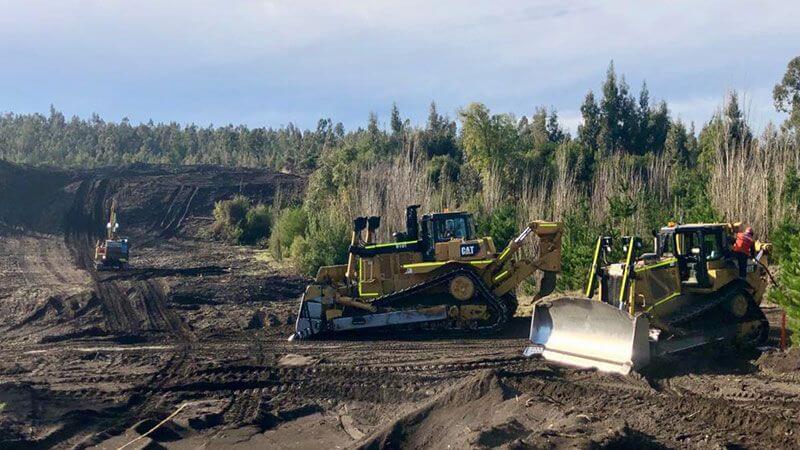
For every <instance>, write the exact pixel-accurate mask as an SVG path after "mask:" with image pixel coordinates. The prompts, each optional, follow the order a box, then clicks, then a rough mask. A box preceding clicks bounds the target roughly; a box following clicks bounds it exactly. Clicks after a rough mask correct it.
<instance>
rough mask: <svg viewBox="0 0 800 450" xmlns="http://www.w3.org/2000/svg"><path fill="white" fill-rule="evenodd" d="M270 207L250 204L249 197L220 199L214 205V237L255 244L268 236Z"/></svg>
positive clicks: (239, 196)
mask: <svg viewBox="0 0 800 450" xmlns="http://www.w3.org/2000/svg"><path fill="white" fill-rule="evenodd" d="M270 222H271V212H270V208H269V207H268V206H266V205H262V204H258V205H255V206H252V203H251V202H250V199H248V198H247V197H245V196H243V195H235V196H234V197H233V198H232V199H230V200H221V201H218V202H217V203H216V204H215V205H214V224H213V225H212V226H211V232H212V234H213V236H214V237H216V238H219V239H225V240H227V241H230V242H235V243H239V244H255V243H257V242H258V241H259V240H261V239H263V238H264V237H266V236H269V228H270Z"/></svg>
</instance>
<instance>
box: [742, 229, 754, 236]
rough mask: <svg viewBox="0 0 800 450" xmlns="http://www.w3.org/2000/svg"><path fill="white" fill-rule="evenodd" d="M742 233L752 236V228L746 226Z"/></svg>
mask: <svg viewBox="0 0 800 450" xmlns="http://www.w3.org/2000/svg"><path fill="white" fill-rule="evenodd" d="M744 234H746V235H748V236H752V235H753V229H752V228H750V227H747V229H746V230H744Z"/></svg>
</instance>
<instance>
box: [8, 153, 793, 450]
mask: <svg viewBox="0 0 800 450" xmlns="http://www.w3.org/2000/svg"><path fill="white" fill-rule="evenodd" d="M304 185H305V180H304V179H302V178H299V177H296V176H292V175H288V174H280V173H271V172H267V171H263V170H251V169H230V168H228V169H226V168H219V167H210V166H200V167H182V168H172V167H164V166H143V165H136V166H126V167H121V168H112V169H96V170H84V171H65V170H60V169H41V168H30V167H21V166H15V165H10V164H7V163H3V162H0V314H2V316H3V317H4V320H3V321H0V336H2V340H0V448H52V447H55V448H109V449H111V448H123V447H124V448H126V449H142V448H149V449H158V448H175V449H183V448H187V449H188V448H294V449H311V448H314V449H316V448H320V447H325V448H495V447H498V448H508V449H523V448H531V449H545V448H704V449H705V448H798V447H800V437H798V432H797V431H795V430H796V429H797V428H798V424H799V423H800V413H799V412H800V408H799V407H800V372H799V371H798V370H799V369H800V353H798V352H795V351H791V352H786V353H781V352H779V351H777V350H774V349H772V350H768V351H765V352H763V353H762V352H757V351H751V352H736V351H734V350H723V349H717V348H715V349H706V350H703V351H698V352H695V353H692V354H688V355H684V356H683V357H681V358H677V359H674V360H670V361H662V362H661V363H659V364H655V365H653V366H652V367H649V368H648V369H647V371H643V372H642V373H639V374H633V375H630V376H627V377H622V376H617V375H609V374H602V373H597V372H595V371H591V370H575V369H567V368H562V367H558V366H554V365H550V364H547V363H546V362H544V361H541V360H536V359H526V358H524V357H522V355H521V353H522V349H523V348H524V346H525V343H526V336H527V330H528V319H527V318H526V317H524V316H521V317H518V318H515V319H514V321H513V322H512V324H511V326H510V327H508V329H507V330H505V331H504V332H503V333H502V334H501V335H499V336H496V337H492V338H484V339H465V338H463V337H460V338H458V337H442V336H439V337H436V338H420V337H416V338H415V337H414V336H409V337H404V338H403V339H398V336H393V337H392V338H391V339H386V338H384V339H376V340H366V339H353V338H350V339H347V340H336V341H301V342H291V343H290V342H287V341H286V337H287V336H288V335H289V334H290V333H291V331H292V318H293V315H294V313H295V309H296V308H297V299H298V296H299V295H300V294H301V292H302V290H303V288H304V286H305V284H306V283H307V281H308V280H306V279H305V278H303V277H301V276H298V275H296V274H294V273H293V272H292V271H291V270H290V269H288V268H286V267H285V264H279V263H276V262H274V261H272V260H270V259H269V258H266V257H265V253H264V252H263V251H262V250H259V249H258V248H250V247H236V246H231V245H228V244H226V243H224V242H216V241H213V240H210V239H208V238H207V237H204V236H205V234H204V232H203V230H204V229H205V228H206V227H207V226H208V224H209V223H210V222H211V218H210V217H211V211H212V209H213V204H214V202H215V201H217V200H220V199H223V198H228V197H230V196H231V195H233V194H235V193H240V192H241V193H243V194H245V195H247V196H249V197H251V198H252V199H254V201H261V202H265V203H272V202H273V201H274V199H275V197H276V196H279V197H281V198H284V199H287V200H291V199H292V198H297V197H298V196H299V195H302V190H303V187H304ZM112 198H115V199H117V201H118V203H119V207H120V210H119V222H120V224H121V225H122V230H123V234H125V235H127V236H128V237H129V238H130V240H131V243H132V250H131V254H132V267H131V269H130V270H128V271H124V272H101V273H97V272H95V271H94V270H93V269H92V265H91V256H92V251H93V250H92V249H93V246H94V242H95V240H96V239H97V238H98V237H99V236H101V235H102V233H103V227H104V224H105V221H106V220H107V219H106V217H105V214H107V211H108V207H109V206H110V203H111V199H112ZM764 309H765V311H766V313H767V316H768V317H769V319H770V321H771V323H772V324H773V330H772V335H771V345H772V346H776V345H777V339H778V335H779V333H778V330H777V324H778V323H779V321H780V314H781V312H780V310H779V309H777V308H776V307H774V306H765V307H764ZM522 310H524V305H523V306H522V308H521V311H522Z"/></svg>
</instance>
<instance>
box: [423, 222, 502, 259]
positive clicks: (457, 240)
mask: <svg viewBox="0 0 800 450" xmlns="http://www.w3.org/2000/svg"><path fill="white" fill-rule="evenodd" d="M422 245H423V259H425V260H426V261H458V260H472V259H481V258H487V257H489V256H491V255H492V254H493V253H494V252H495V247H494V243H493V242H492V240H491V238H483V239H476V236H475V222H474V220H473V218H472V214H469V213H463V212H452V213H451V212H445V213H433V214H427V215H425V216H423V217H422Z"/></svg>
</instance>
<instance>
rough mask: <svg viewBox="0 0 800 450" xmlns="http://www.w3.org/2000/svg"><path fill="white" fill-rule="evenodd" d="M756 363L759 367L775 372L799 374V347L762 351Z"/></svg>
mask: <svg viewBox="0 0 800 450" xmlns="http://www.w3.org/2000/svg"><path fill="white" fill-rule="evenodd" d="M757 364H758V366H759V367H760V368H761V369H764V370H770V371H772V372H776V373H797V374H800V349H798V348H794V347H792V348H790V349H789V351H786V352H779V351H777V350H773V351H770V352H767V353H764V354H763V355H761V357H760V358H759V359H758V361H757Z"/></svg>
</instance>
